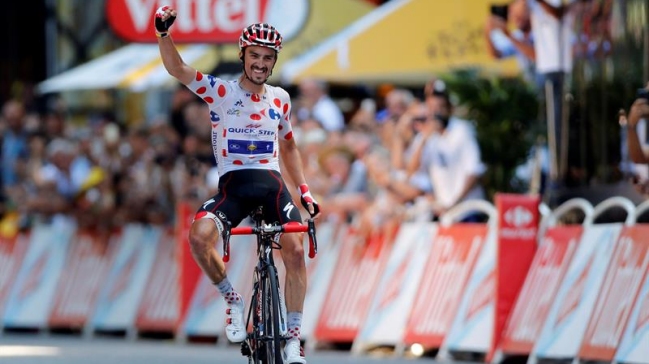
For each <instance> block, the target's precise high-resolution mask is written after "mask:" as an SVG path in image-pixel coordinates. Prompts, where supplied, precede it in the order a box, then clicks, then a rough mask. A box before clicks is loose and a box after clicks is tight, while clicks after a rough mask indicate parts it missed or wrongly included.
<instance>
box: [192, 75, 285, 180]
mask: <svg viewBox="0 0 649 364" xmlns="http://www.w3.org/2000/svg"><path fill="white" fill-rule="evenodd" d="M187 87H188V88H189V89H190V90H192V92H194V93H195V94H196V95H198V96H199V97H201V98H202V99H203V101H205V102H206V103H207V104H208V105H209V108H210V119H211V120H212V151H213V152H214V158H216V162H217V165H218V166H217V168H218V172H219V175H220V176H223V174H225V173H227V172H230V171H234V170H239V169H272V170H276V171H278V172H279V159H278V153H279V144H278V142H277V141H278V138H284V139H286V140H289V139H291V138H292V137H293V132H292V128H291V123H290V114H291V99H290V96H289V94H288V92H286V91H285V90H284V89H282V88H281V87H274V86H270V85H264V93H263V94H262V95H260V94H256V93H251V92H249V91H246V90H244V89H243V88H241V86H240V85H239V81H238V80H234V81H224V80H221V79H219V78H217V77H214V76H211V75H203V74H202V73H201V72H198V71H197V72H196V77H195V78H194V80H193V81H192V82H191V83H190V84H188V85H187Z"/></svg>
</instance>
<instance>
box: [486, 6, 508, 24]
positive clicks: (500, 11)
mask: <svg viewBox="0 0 649 364" xmlns="http://www.w3.org/2000/svg"><path fill="white" fill-rule="evenodd" d="M490 11H491V15H493V16H497V17H499V18H502V19H503V20H505V21H507V13H508V5H507V4H504V5H491V7H490Z"/></svg>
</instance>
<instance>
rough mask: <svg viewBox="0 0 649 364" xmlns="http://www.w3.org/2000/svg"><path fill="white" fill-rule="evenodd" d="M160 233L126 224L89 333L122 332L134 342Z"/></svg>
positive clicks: (137, 225)
mask: <svg viewBox="0 0 649 364" xmlns="http://www.w3.org/2000/svg"><path fill="white" fill-rule="evenodd" d="M162 233H163V230H162V229H161V228H159V227H154V226H145V225H140V224H129V225H126V226H125V227H124V232H123V235H122V238H121V240H120V241H119V244H118V246H117V251H116V252H115V258H114V259H113V262H112V265H111V267H110V269H109V272H108V275H107V276H106V277H105V281H104V284H103V285H102V289H101V291H100V293H99V299H98V301H97V307H96V309H95V311H94V314H93V316H92V319H91V323H90V325H91V330H93V331H92V333H95V332H97V331H106V332H111V331H112V332H125V333H126V335H127V336H129V337H130V338H135V336H136V332H135V318H136V315H137V310H138V307H139V305H140V302H141V300H142V297H143V295H144V292H145V289H146V284H147V280H148V279H149V274H150V273H151V269H152V267H153V263H154V260H155V257H156V252H157V250H158V247H159V241H160V237H161V235H162Z"/></svg>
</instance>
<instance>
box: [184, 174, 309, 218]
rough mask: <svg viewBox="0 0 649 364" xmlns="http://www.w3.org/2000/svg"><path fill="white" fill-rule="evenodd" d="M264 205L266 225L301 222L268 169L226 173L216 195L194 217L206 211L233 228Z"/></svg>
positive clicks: (282, 186)
mask: <svg viewBox="0 0 649 364" xmlns="http://www.w3.org/2000/svg"><path fill="white" fill-rule="evenodd" d="M258 206H263V213H264V222H265V223H267V224H271V223H279V224H285V223H287V222H291V221H295V222H301V221H302V218H301V216H300V211H299V210H298V208H297V206H295V204H294V203H293V198H292V197H291V194H290V193H289V192H288V190H287V188H286V184H285V183H284V180H283V179H282V176H281V175H280V173H279V172H277V171H274V170H267V169H242V170H238V171H231V172H227V173H225V174H224V175H223V176H221V177H220V179H219V192H218V193H217V194H216V195H214V196H212V198H210V199H209V200H207V201H205V203H203V205H202V206H201V207H200V208H199V209H198V211H197V212H196V218H200V217H204V216H205V213H206V212H209V213H211V214H214V215H216V216H220V214H217V212H222V213H223V214H225V218H226V219H227V220H228V221H230V223H231V224H232V227H235V226H237V225H239V224H240V223H241V221H243V219H245V218H246V217H247V216H249V215H250V213H251V212H253V211H254V210H256V209H257V207H258Z"/></svg>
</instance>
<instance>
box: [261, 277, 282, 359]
mask: <svg viewBox="0 0 649 364" xmlns="http://www.w3.org/2000/svg"><path fill="white" fill-rule="evenodd" d="M262 278H263V281H262V282H263V284H262V286H263V288H262V291H264V290H265V294H264V296H263V297H264V300H263V301H262V317H263V319H264V324H265V326H266V328H267V329H266V332H267V334H269V335H270V337H269V340H267V341H266V353H267V358H268V363H267V364H283V363H284V359H283V356H282V348H281V344H282V337H281V331H280V326H279V315H280V313H279V312H280V311H279V310H280V307H279V305H280V302H279V283H278V282H277V269H276V268H275V267H274V266H272V265H269V266H268V267H266V274H265V277H262Z"/></svg>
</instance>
